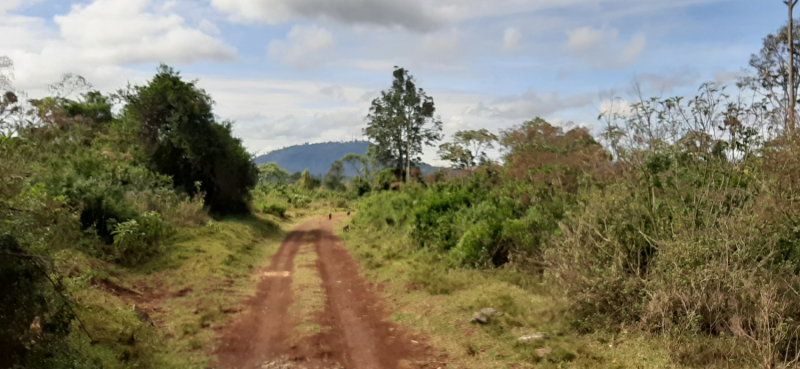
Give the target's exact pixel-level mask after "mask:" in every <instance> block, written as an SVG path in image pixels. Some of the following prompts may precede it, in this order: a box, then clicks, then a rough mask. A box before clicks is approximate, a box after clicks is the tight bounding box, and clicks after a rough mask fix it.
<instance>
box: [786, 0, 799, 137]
mask: <svg viewBox="0 0 800 369" xmlns="http://www.w3.org/2000/svg"><path fill="white" fill-rule="evenodd" d="M797 1H798V0H787V1H786V5H787V6H788V7H789V32H788V34H789V40H788V41H789V122H787V125H786V128H787V130H788V131H789V133H790V134H792V135H793V134H794V129H795V104H796V103H797V97H795V89H794V18H793V13H794V6H795V5H797Z"/></svg>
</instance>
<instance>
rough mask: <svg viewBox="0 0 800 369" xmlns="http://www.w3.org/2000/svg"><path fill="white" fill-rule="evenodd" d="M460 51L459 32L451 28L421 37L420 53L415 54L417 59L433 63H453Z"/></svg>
mask: <svg viewBox="0 0 800 369" xmlns="http://www.w3.org/2000/svg"><path fill="white" fill-rule="evenodd" d="M460 51H461V34H460V33H459V32H458V30H457V29H452V30H449V31H442V32H436V33H431V34H427V35H425V36H424V37H422V53H421V54H418V55H417V59H418V60H422V61H426V62H431V63H434V64H455V63H456V62H457V61H458V58H459V56H460Z"/></svg>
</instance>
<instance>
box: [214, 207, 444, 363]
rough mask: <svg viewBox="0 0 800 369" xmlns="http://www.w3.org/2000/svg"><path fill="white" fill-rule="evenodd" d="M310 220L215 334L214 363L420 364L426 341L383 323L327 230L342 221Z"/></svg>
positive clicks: (377, 303)
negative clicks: (217, 336)
mask: <svg viewBox="0 0 800 369" xmlns="http://www.w3.org/2000/svg"><path fill="white" fill-rule="evenodd" d="M345 217H346V216H345V215H335V216H334V217H333V219H331V220H329V219H328V216H324V217H319V218H314V219H311V220H309V221H307V222H305V223H303V224H301V225H300V226H298V227H297V228H296V229H295V230H294V231H292V232H291V233H290V234H289V235H288V236H287V237H286V238H285V239H284V241H283V243H282V244H281V247H280V249H279V250H278V252H277V253H276V254H275V255H274V256H273V257H272V262H271V264H270V266H269V267H268V268H266V269H265V270H261V271H259V272H258V273H260V277H261V279H260V282H259V285H258V287H257V291H256V295H255V296H254V297H253V298H251V299H250V300H249V301H246V302H245V307H244V310H243V311H242V312H241V313H240V314H239V315H238V316H237V317H236V318H235V319H234V320H233V321H232V322H231V323H230V324H229V325H228V326H227V327H225V328H224V330H223V331H222V338H221V340H220V343H219V346H218V349H217V352H216V356H217V362H216V363H214V367H218V368H226V369H245V368H247V369H250V368H354V369H395V368H403V369H405V368H426V367H432V368H437V367H441V366H442V364H441V363H439V364H438V365H436V366H429V365H427V358H430V357H432V356H431V353H432V352H431V350H432V349H431V347H430V346H429V345H428V344H427V340H425V339H424V338H422V337H417V336H414V335H412V334H411V333H409V332H408V331H407V330H406V329H405V328H404V327H402V326H399V325H397V324H396V323H393V322H390V321H389V311H388V308H387V306H386V304H385V303H384V302H383V301H382V300H381V298H380V295H379V292H378V288H377V287H376V286H375V285H372V284H370V283H368V282H367V281H366V280H365V279H364V278H362V276H360V275H359V268H358V264H357V263H356V262H355V261H354V260H353V258H352V257H351V256H350V254H349V253H348V252H347V250H346V248H345V247H344V244H343V242H342V241H341V240H340V239H339V238H338V237H336V236H335V235H334V233H333V230H334V227H335V226H337V225H338V224H339V222H340V221H341V220H342V219H343V218H345Z"/></svg>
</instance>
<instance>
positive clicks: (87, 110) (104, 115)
mask: <svg viewBox="0 0 800 369" xmlns="http://www.w3.org/2000/svg"><path fill="white" fill-rule="evenodd" d="M64 111H66V113H67V114H68V115H69V116H70V117H77V116H81V117H83V118H87V119H91V120H92V121H93V122H95V123H101V124H103V123H108V122H110V121H111V120H112V119H114V115H113V114H112V113H111V102H110V101H109V100H108V97H106V96H103V94H102V93H100V92H98V91H89V92H87V93H85V94H83V95H82V100H80V101H70V100H66V101H65V102H64Z"/></svg>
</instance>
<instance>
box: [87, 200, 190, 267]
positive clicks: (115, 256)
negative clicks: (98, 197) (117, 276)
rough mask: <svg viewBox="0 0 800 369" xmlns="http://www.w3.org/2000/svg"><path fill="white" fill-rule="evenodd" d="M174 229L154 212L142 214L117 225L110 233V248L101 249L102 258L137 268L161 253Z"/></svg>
mask: <svg viewBox="0 0 800 369" xmlns="http://www.w3.org/2000/svg"><path fill="white" fill-rule="evenodd" d="M173 233H174V229H173V228H172V226H171V225H170V224H169V223H167V222H165V221H164V220H163V219H161V215H160V214H158V213H155V212H148V213H143V214H141V215H139V216H138V217H136V219H131V220H128V221H125V222H120V223H117V224H116V225H115V226H114V231H113V232H112V234H113V236H114V243H113V245H112V247H103V248H102V249H101V250H103V254H104V255H103V256H105V257H108V258H111V259H112V260H114V261H116V262H118V263H120V264H122V265H126V266H137V265H140V264H142V263H143V262H145V261H147V260H149V259H151V258H152V257H153V256H155V255H158V254H159V253H161V252H162V251H163V250H162V247H163V246H164V242H165V241H166V240H167V239H168V238H169V237H170V236H172V234H173Z"/></svg>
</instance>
